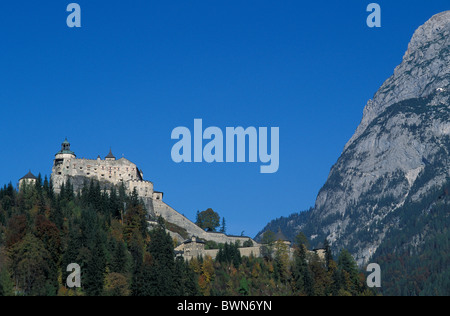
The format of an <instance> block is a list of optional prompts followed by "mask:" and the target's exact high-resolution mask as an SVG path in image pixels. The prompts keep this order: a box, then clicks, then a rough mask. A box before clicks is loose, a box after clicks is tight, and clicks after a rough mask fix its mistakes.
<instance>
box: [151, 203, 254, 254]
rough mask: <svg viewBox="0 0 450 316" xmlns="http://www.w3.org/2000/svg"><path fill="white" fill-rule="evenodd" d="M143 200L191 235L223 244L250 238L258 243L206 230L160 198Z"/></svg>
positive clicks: (242, 237)
mask: <svg viewBox="0 0 450 316" xmlns="http://www.w3.org/2000/svg"><path fill="white" fill-rule="evenodd" d="M144 202H145V204H146V207H147V209H148V210H152V212H153V213H154V214H155V215H156V216H162V217H163V218H164V219H165V220H167V221H168V222H170V223H173V224H175V225H177V226H180V227H183V228H184V229H186V230H187V232H188V233H189V234H190V235H191V236H196V237H198V238H201V239H204V240H211V241H215V242H217V243H223V244H224V243H233V244H234V243H235V242H237V241H238V242H239V243H240V245H241V246H242V245H243V244H244V242H246V241H248V240H249V239H250V240H251V241H252V242H253V245H255V246H257V245H258V243H257V242H256V241H254V240H253V239H251V238H250V237H245V236H228V235H225V234H223V233H213V232H206V231H204V230H203V229H201V228H200V227H198V226H197V225H196V224H194V223H193V222H192V221H190V220H189V219H187V218H186V217H185V216H183V215H181V214H180V213H178V212H177V211H175V210H174V209H173V208H172V207H170V206H169V205H167V204H166V203H164V202H163V201H161V200H154V199H144Z"/></svg>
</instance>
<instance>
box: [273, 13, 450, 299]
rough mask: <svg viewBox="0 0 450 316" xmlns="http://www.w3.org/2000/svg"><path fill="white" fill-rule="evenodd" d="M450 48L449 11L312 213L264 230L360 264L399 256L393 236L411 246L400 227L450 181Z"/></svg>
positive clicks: (383, 96) (393, 81)
mask: <svg viewBox="0 0 450 316" xmlns="http://www.w3.org/2000/svg"><path fill="white" fill-rule="evenodd" d="M449 48H450V11H447V12H443V13H440V14H438V15H435V16H434V17H432V18H431V19H430V20H429V21H427V22H426V23H425V24H424V25H422V26H421V27H420V28H419V29H418V30H417V31H416V32H415V33H414V36H413V38H412V40H411V42H410V44H409V46H408V50H407V52H406V53H405V55H404V57H403V62H402V63H401V64H400V65H399V66H398V67H397V68H396V69H395V72H394V74H393V75H392V76H391V77H390V78H389V79H388V80H387V81H386V82H385V83H384V84H383V85H382V87H381V88H380V89H379V90H378V92H377V93H376V94H375V96H374V98H373V99H372V100H370V101H369V102H368V103H367V105H366V107H365V109H364V114H363V118H362V121H361V123H360V125H359V126H358V128H357V130H356V132H355V134H354V135H353V137H352V138H351V139H350V141H349V142H348V143H347V144H346V146H345V148H344V150H343V152H342V155H341V156H340V157H339V159H338V161H337V163H336V164H335V165H334V166H333V167H332V169H331V172H330V175H329V177H328V179H327V181H326V183H325V185H324V186H323V187H322V189H321V190H320V192H319V194H318V197H317V200H316V204H315V206H314V208H313V209H312V210H310V211H308V212H306V213H303V214H302V215H301V216H295V215H293V216H291V217H290V218H288V219H285V218H284V219H281V220H277V221H273V222H272V223H270V224H269V225H268V227H267V228H266V229H268V228H270V227H280V228H281V229H282V230H283V231H285V230H287V231H288V234H286V235H289V237H290V238H293V234H295V233H298V232H299V231H302V232H303V233H305V234H306V235H307V237H309V238H310V239H311V241H312V244H313V246H315V245H316V246H317V245H318V244H319V243H321V242H323V241H324V239H325V238H327V239H328V240H329V241H330V243H331V245H332V247H333V249H334V250H339V249H342V248H347V249H348V250H350V251H351V252H352V254H353V255H354V256H355V257H356V259H357V261H358V263H359V264H360V265H364V264H366V263H368V262H370V261H371V260H372V259H373V258H375V257H374V255H375V254H376V253H377V256H378V258H380V252H379V251H378V249H382V250H380V251H382V253H383V255H384V256H386V254H387V253H388V252H389V250H390V251H391V252H392V254H393V255H396V254H398V253H397V252H398V251H400V250H399V248H398V247H397V246H398V244H397V245H396V247H397V248H395V247H393V246H394V244H392V245H391V246H392V247H390V246H389V242H390V239H391V238H393V237H392V236H398V235H402V236H403V237H402V238H405V240H403V241H402V242H403V243H404V244H408V243H413V241H412V240H409V239H411V238H415V237H414V236H413V235H410V234H408V233H407V232H408V229H409V227H408V226H407V225H401V223H412V222H410V221H408V219H409V217H412V218H416V219H417V216H419V214H421V212H426V210H427V209H428V208H429V207H430V205H429V204H426V203H424V201H428V199H429V198H430V194H432V193H433V192H439V191H442V190H443V189H444V187H445V185H446V183H447V181H448V179H449V176H450V158H449V157H450V156H449V150H450V93H449V91H450V67H449V65H450V50H449ZM420 205H422V207H423V209H420V207H421V206H420ZM442 207H443V209H444V211H442V212H440V213H439V214H440V218H439V220H440V223H441V222H444V223H446V221H447V220H448V210H449V208H448V204H445V205H444V206H442ZM418 208H419V209H420V210H418ZM408 210H414V211H411V212H409V211H408ZM438 226H439V225H438ZM422 228H423V231H422V232H421V234H422V237H421V238H422V239H423V240H433V239H434V238H435V237H436V236H437V234H440V233H439V232H438V231H437V230H436V229H435V226H433V225H431V226H430V227H426V228H425V227H422ZM402 231H403V232H405V234H404V235H403V234H401V233H400V232H402ZM441 233H442V232H441ZM443 234H444V235H443V237H442V238H444V239H447V240H448V239H449V235H448V232H447V231H445V232H443ZM397 242H398V241H397ZM443 244H444V245H447V246H445V247H447V250H450V249H448V244H445V243H443ZM377 251H378V252H377ZM447 254H448V251H447ZM447 258H448V255H447ZM415 293H417V291H416V292H415Z"/></svg>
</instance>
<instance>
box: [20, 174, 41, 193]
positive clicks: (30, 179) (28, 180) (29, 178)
mask: <svg viewBox="0 0 450 316" xmlns="http://www.w3.org/2000/svg"><path fill="white" fill-rule="evenodd" d="M36 181H37V178H36V177H35V176H34V174H32V173H31V171H30V172H28V173H27V174H26V175H25V176H23V177H22V178H21V179H20V180H19V190H21V189H22V188H23V186H24V184H35V183H36Z"/></svg>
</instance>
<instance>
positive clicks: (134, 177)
mask: <svg viewBox="0 0 450 316" xmlns="http://www.w3.org/2000/svg"><path fill="white" fill-rule="evenodd" d="M24 178H26V177H24ZM51 179H52V182H53V188H54V191H55V193H60V192H61V186H62V185H63V184H65V183H67V181H68V180H70V182H71V184H72V186H73V189H74V191H75V192H79V191H80V190H81V189H82V188H83V186H84V185H85V183H86V180H89V179H94V180H96V181H98V182H99V183H100V186H101V188H102V189H104V190H106V191H107V192H110V190H111V188H112V187H113V186H117V185H122V184H123V185H124V187H125V189H126V190H127V193H131V192H133V191H134V189H136V192H137V194H138V196H139V197H140V198H141V199H142V200H143V202H144V204H145V207H146V209H147V211H148V213H149V215H151V216H150V217H153V218H154V217H157V216H161V217H163V218H164V219H165V220H166V221H167V222H169V223H170V224H172V226H176V227H178V228H181V229H178V232H174V231H169V233H170V235H171V236H172V238H174V239H175V240H177V241H178V242H179V243H182V242H183V241H185V240H186V239H188V240H190V238H193V236H195V237H196V238H198V239H199V240H208V241H215V242H217V243H235V242H236V241H239V242H240V244H241V245H242V244H244V242H246V241H248V240H251V241H252V243H253V244H254V245H255V246H257V245H258V244H257V243H256V242H255V241H254V240H252V239H251V238H250V237H246V236H230V235H226V234H223V233H215V232H206V231H204V230H203V229H201V228H200V227H199V226H197V225H196V224H194V223H193V222H192V221H190V220H189V219H187V218H186V217H185V216H183V215H181V214H180V213H179V212H177V211H175V210H174V209H173V208H172V207H170V206H169V205H168V204H166V203H165V202H163V200H162V199H163V193H162V192H158V191H154V189H153V183H152V182H151V181H147V180H144V174H143V172H142V170H141V169H139V168H138V166H137V165H136V164H134V163H132V162H131V161H129V160H128V159H126V158H120V159H116V157H115V156H114V155H113V153H112V150H110V151H109V154H108V155H107V156H106V157H105V159H102V158H101V157H100V156H98V157H97V159H84V158H82V159H80V158H77V156H76V155H75V152H73V151H72V149H71V148H70V143H69V141H68V140H67V139H66V140H65V141H64V142H63V143H62V144H61V150H60V151H58V152H57V153H56V155H55V159H54V162H53V168H52V175H51ZM175 230H177V229H175ZM180 231H182V232H184V233H183V234H182V235H180ZM184 244H186V241H185V242H184ZM182 245H183V243H182Z"/></svg>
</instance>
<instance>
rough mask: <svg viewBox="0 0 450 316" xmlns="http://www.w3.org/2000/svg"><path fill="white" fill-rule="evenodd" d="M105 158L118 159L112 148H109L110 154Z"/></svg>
mask: <svg viewBox="0 0 450 316" xmlns="http://www.w3.org/2000/svg"><path fill="white" fill-rule="evenodd" d="M105 158H112V159H116V157H115V156H114V155H113V153H112V150H111V148H110V149H109V154H108V156H106V157H105Z"/></svg>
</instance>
